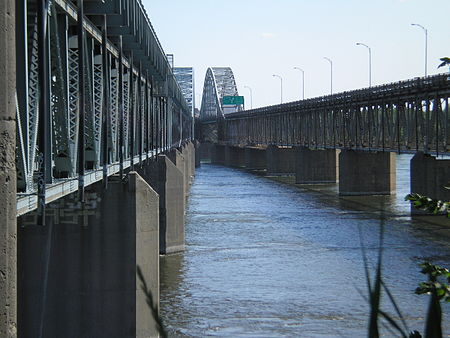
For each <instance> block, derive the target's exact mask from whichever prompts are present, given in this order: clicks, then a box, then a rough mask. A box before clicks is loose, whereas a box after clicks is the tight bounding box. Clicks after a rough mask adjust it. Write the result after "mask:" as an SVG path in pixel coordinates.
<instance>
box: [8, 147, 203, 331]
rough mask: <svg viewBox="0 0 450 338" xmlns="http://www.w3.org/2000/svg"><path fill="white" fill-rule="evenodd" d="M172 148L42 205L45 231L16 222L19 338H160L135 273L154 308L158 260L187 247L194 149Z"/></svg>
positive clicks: (30, 221)
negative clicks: (81, 192)
mask: <svg viewBox="0 0 450 338" xmlns="http://www.w3.org/2000/svg"><path fill="white" fill-rule="evenodd" d="M180 150H181V152H180V151H175V152H173V154H171V155H170V156H171V157H172V158H174V161H175V162H176V164H174V163H173V162H172V161H171V160H170V159H169V157H168V156H165V155H158V157H157V158H156V159H149V160H147V161H144V162H143V163H142V165H139V166H138V165H135V169H136V172H130V173H127V174H125V176H124V177H123V178H122V179H121V178H120V177H119V176H114V177H111V178H110V179H109V182H108V185H107V187H105V185H104V183H103V182H98V183H95V184H92V185H90V186H88V187H87V188H86V194H85V195H86V202H85V203H84V204H81V203H80V202H79V200H78V196H77V194H76V193H75V194H71V195H68V196H65V197H63V198H61V199H59V200H58V201H56V202H54V203H52V204H49V205H48V208H47V217H46V225H45V226H37V225H36V221H37V214H36V213H28V214H26V215H24V216H21V217H19V218H18V224H19V228H18V229H19V233H18V264H17V266H18V271H19V272H18V279H19V284H18V304H19V307H18V308H19V313H18V332H19V333H18V336H19V337H34V336H38V335H39V334H40V333H42V337H157V336H158V333H157V330H156V326H155V320H154V318H153V315H152V312H151V309H150V307H149V306H148V304H147V295H146V294H145V293H144V290H143V289H142V281H141V280H140V279H139V276H138V275H137V269H138V268H139V269H140V270H141V272H142V276H143V277H144V281H145V284H146V286H147V289H148V290H149V291H150V292H151V295H152V297H153V306H154V307H155V308H156V309H158V307H159V255H160V254H168V253H173V252H177V251H181V250H184V245H185V244H184V214H185V199H186V192H187V190H188V189H187V190H186V188H185V180H187V181H188V183H189V182H190V181H191V178H192V177H193V176H194V171H195V147H193V146H192V145H190V144H187V145H185V146H183V147H181V148H180ZM186 163H187V164H186ZM188 187H189V185H188Z"/></svg>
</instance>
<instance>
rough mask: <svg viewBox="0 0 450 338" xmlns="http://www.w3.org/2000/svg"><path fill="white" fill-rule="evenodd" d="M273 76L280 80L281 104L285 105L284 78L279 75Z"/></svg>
mask: <svg viewBox="0 0 450 338" xmlns="http://www.w3.org/2000/svg"><path fill="white" fill-rule="evenodd" d="M272 76H273V77H277V78H279V79H280V95H281V103H283V78H282V77H281V76H280V75H277V74H273V75H272Z"/></svg>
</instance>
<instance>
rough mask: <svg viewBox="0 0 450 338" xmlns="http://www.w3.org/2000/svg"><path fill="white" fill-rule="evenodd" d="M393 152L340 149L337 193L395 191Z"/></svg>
mask: <svg viewBox="0 0 450 338" xmlns="http://www.w3.org/2000/svg"><path fill="white" fill-rule="evenodd" d="M395 168H396V163H395V153H390V152H363V151H354V150H342V151H341V153H340V155H339V195H390V194H393V193H395V183H396V177H395Z"/></svg>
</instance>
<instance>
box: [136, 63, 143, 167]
mask: <svg viewBox="0 0 450 338" xmlns="http://www.w3.org/2000/svg"><path fill="white" fill-rule="evenodd" d="M137 97H138V99H137V101H138V117H137V119H136V121H137V128H139V133H138V135H139V139H138V151H139V165H142V152H143V146H142V141H143V138H142V137H143V133H142V129H143V128H144V123H143V118H142V115H143V109H142V108H143V107H142V62H140V61H139V75H138V95H137Z"/></svg>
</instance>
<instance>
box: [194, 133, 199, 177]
mask: <svg viewBox="0 0 450 338" xmlns="http://www.w3.org/2000/svg"><path fill="white" fill-rule="evenodd" d="M193 145H194V158H195V168H200V163H201V156H200V142H198V141H194V143H193ZM194 173H195V172H194Z"/></svg>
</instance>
